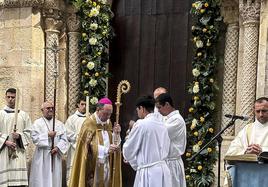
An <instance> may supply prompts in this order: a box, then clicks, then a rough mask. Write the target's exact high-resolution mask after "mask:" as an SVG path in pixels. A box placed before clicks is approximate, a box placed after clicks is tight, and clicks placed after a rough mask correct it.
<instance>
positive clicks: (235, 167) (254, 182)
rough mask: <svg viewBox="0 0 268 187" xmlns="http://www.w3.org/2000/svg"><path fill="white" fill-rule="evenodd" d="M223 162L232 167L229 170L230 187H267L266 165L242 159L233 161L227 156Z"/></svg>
mask: <svg viewBox="0 0 268 187" xmlns="http://www.w3.org/2000/svg"><path fill="white" fill-rule="evenodd" d="M225 160H226V161H227V163H228V164H230V165H232V167H231V168H230V169H229V173H230V175H231V178H232V187H268V164H264V163H262V164H260V163H258V161H257V160H250V159H243V158H239V159H237V160H234V159H233V158H230V157H228V156H227V157H225Z"/></svg>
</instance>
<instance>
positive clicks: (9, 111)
mask: <svg viewBox="0 0 268 187" xmlns="http://www.w3.org/2000/svg"><path fill="white" fill-rule="evenodd" d="M15 97H16V89H14V88H9V89H8V90H7V91H6V96H5V99H6V103H7V105H6V106H5V107H4V109H3V110H1V111H0V187H7V186H26V185H28V176H27V164H26V148H27V146H28V145H29V141H30V139H29V137H28V136H27V135H26V134H25V133H23V130H24V129H25V128H27V127H29V126H30V125H31V120H30V117H29V115H28V114H27V113H25V112H24V111H22V110H19V112H18V117H17V126H16V132H13V131H14V124H15ZM11 137H13V141H12V140H11Z"/></svg>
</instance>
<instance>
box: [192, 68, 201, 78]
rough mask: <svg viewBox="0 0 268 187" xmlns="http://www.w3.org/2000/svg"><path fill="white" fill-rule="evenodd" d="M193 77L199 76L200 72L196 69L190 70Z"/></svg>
mask: <svg viewBox="0 0 268 187" xmlns="http://www.w3.org/2000/svg"><path fill="white" fill-rule="evenodd" d="M192 73H193V76H195V77H198V76H199V75H200V71H199V70H198V69H197V68H194V69H193V70H192Z"/></svg>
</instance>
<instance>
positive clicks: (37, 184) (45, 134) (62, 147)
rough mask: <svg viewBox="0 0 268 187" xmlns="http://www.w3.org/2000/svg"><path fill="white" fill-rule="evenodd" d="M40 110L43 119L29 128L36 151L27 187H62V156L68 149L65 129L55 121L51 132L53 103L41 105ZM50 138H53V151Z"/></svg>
mask: <svg viewBox="0 0 268 187" xmlns="http://www.w3.org/2000/svg"><path fill="white" fill-rule="evenodd" d="M41 110H42V113H43V117H41V118H39V119H37V120H36V121H35V122H34V124H33V126H32V127H31V128H30V131H31V137H32V140H33V143H34V144H35V145H36V149H35V152H34V155H33V159H32V166H31V173H30V181H29V183H30V184H29V186H30V187H62V156H63V154H65V153H66V152H67V149H68V140H67V135H66V129H65V127H64V124H63V123H62V122H60V121H58V120H56V119H55V131H53V119H52V117H53V110H54V106H53V103H51V102H45V103H43V105H42V108H41ZM52 137H54V147H53V149H52ZM52 156H53V159H52ZM51 160H53V163H51ZM52 165H53V171H52Z"/></svg>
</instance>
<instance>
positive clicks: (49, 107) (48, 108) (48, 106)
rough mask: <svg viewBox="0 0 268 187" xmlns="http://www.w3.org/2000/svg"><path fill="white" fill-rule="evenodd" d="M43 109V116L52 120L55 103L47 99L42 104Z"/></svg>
mask: <svg viewBox="0 0 268 187" xmlns="http://www.w3.org/2000/svg"><path fill="white" fill-rule="evenodd" d="M41 111H42V113H43V116H44V117H45V118H46V119H48V120H51V119H52V117H53V115H54V112H53V111H54V105H53V103H52V102H51V101H46V102H44V103H43V104H42V105H41Z"/></svg>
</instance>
